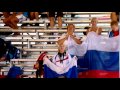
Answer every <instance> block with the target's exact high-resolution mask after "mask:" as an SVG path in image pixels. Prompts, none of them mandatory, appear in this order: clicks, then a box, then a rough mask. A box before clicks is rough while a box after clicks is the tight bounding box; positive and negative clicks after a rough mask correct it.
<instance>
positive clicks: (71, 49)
mask: <svg viewBox="0 0 120 90" xmlns="http://www.w3.org/2000/svg"><path fill="white" fill-rule="evenodd" d="M74 32H75V26H74V25H73V24H69V25H68V26H67V33H66V34H63V35H62V36H61V37H60V38H59V40H58V45H61V44H65V45H66V46H68V47H67V48H68V53H69V54H71V56H74V55H76V48H75V45H76V44H81V43H82V42H81V41H80V37H79V36H77V35H75V33H74Z"/></svg>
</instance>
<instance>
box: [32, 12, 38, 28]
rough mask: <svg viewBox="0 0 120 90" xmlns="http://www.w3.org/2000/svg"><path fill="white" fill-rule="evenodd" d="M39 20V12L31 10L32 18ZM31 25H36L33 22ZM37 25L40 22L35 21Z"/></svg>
mask: <svg viewBox="0 0 120 90" xmlns="http://www.w3.org/2000/svg"><path fill="white" fill-rule="evenodd" d="M34 19H35V20H36V21H38V20H39V12H30V20H34ZM30 25H31V26H34V25H33V24H30ZM35 26H39V23H35Z"/></svg>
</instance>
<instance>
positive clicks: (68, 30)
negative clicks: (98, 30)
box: [67, 24, 75, 35]
mask: <svg viewBox="0 0 120 90" xmlns="http://www.w3.org/2000/svg"><path fill="white" fill-rule="evenodd" d="M74 31H75V26H74V25H73V24H68V26H67V33H68V34H69V35H72V34H73V33H74Z"/></svg>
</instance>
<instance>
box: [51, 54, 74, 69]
mask: <svg viewBox="0 0 120 90" xmlns="http://www.w3.org/2000/svg"><path fill="white" fill-rule="evenodd" d="M61 59H62V60H63V62H60V58H59V56H58V54H56V55H55V56H54V57H53V60H52V62H53V63H54V64H55V65H56V66H58V67H62V68H65V67H66V65H68V64H69V63H70V62H71V60H72V58H71V56H70V54H68V53H67V54H66V55H65V56H64V58H63V57H62V58H61Z"/></svg>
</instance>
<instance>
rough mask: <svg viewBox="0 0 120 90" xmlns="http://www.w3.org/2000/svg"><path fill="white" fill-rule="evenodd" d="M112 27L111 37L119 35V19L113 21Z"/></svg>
mask: <svg viewBox="0 0 120 90" xmlns="http://www.w3.org/2000/svg"><path fill="white" fill-rule="evenodd" d="M111 28H112V31H111V32H110V34H109V37H115V36H118V35H119V27H118V22H117V21H112V22H111Z"/></svg>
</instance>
